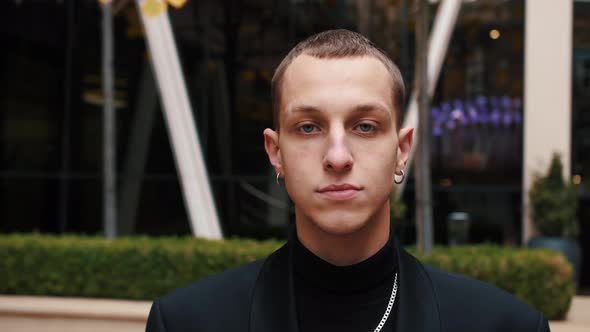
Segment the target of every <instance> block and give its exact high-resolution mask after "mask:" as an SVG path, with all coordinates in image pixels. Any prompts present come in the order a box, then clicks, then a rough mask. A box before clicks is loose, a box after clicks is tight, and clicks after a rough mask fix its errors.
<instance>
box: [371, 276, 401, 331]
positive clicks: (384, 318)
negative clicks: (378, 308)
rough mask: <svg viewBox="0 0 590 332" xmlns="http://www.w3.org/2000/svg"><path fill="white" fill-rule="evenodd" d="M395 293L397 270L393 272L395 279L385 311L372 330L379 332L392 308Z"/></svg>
mask: <svg viewBox="0 0 590 332" xmlns="http://www.w3.org/2000/svg"><path fill="white" fill-rule="evenodd" d="M395 294H397V272H396V273H395V280H394V281H393V290H392V291H391V296H390V297H389V303H388V304H387V309H385V313H384V314H383V318H381V321H380V322H379V325H377V327H376V328H375V330H374V331H373V332H379V331H381V329H382V328H383V325H385V322H387V317H389V313H390V312H391V308H393V303H394V302H395Z"/></svg>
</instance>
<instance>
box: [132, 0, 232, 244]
mask: <svg viewBox="0 0 590 332" xmlns="http://www.w3.org/2000/svg"><path fill="white" fill-rule="evenodd" d="M144 1H145V0H136V3H137V8H138V11H139V15H140V16H141V19H142V22H143V26H144V29H145V34H146V39H147V42H148V45H149V50H150V55H151V59H152V65H153V68H154V72H155V73H156V78H157V82H158V89H159V92H160V97H161V101H162V104H163V106H164V118H165V119H166V123H167V125H168V133H169V135H170V139H171V142H172V148H173V149H172V150H173V152H174V157H175V161H176V168H177V170H178V173H179V178H180V182H181V185H182V190H183V194H184V195H183V196H184V200H185V204H186V208H187V212H188V215H189V219H190V226H191V229H192V232H193V234H194V235H195V236H197V237H204V238H210V239H219V238H221V237H222V234H221V227H220V225H219V218H218V215H217V211H216V209H215V203H214V201H213V195H212V193H211V186H210V184H209V178H208V175H207V169H206V166H205V162H204V160H203V155H202V152H201V146H200V143H199V139H198V135H197V128H196V126H195V123H194V119H193V113H192V109H191V105H190V102H189V98H188V94H187V90H186V84H185V81H184V77H183V75H182V70H181V68H180V62H179V59H178V53H177V50H176V44H175V42H174V36H173V34H172V28H171V26H170V19H169V17H168V13H167V12H166V11H164V12H162V13H161V14H158V15H155V16H147V15H146V13H144V11H143V10H142V9H141V8H142V4H143V3H144ZM152 1H153V0H152ZM157 1H160V2H162V0H157Z"/></svg>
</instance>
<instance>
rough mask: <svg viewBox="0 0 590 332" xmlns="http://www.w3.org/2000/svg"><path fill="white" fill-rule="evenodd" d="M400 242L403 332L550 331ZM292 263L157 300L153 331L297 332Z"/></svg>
mask: <svg viewBox="0 0 590 332" xmlns="http://www.w3.org/2000/svg"><path fill="white" fill-rule="evenodd" d="M394 243H395V244H394V246H395V247H396V252H397V253H398V262H399V272H398V273H399V288H398V292H397V299H396V301H399V302H398V305H399V311H398V317H397V331H398V332H418V331H428V332H443V331H444V332H458V331H470V332H471V331H531V332H532V331H549V325H548V323H547V320H546V319H545V318H544V317H543V314H541V313H540V312H538V311H536V310H534V309H532V308H531V307H529V306H528V305H526V304H525V303H524V302H522V301H520V300H518V299H516V298H515V297H513V296H512V295H510V294H509V293H507V292H505V291H503V290H500V289H498V288H496V287H494V286H491V285H489V284H486V283H483V282H481V281H478V280H475V279H471V278H467V277H464V276H460V275H456V274H452V273H448V272H445V271H442V270H439V269H437V268H435V267H432V266H429V265H426V264H422V263H421V262H419V261H418V260H417V259H416V258H414V257H413V256H411V255H410V254H408V253H407V252H406V251H405V250H403V249H402V248H400V247H398V246H397V241H394ZM290 262H291V259H290V246H289V245H288V244H287V245H285V246H283V247H281V248H280V249H279V250H277V251H275V252H274V253H273V254H271V255H270V256H269V257H267V258H266V259H264V260H260V261H257V262H254V263H250V264H247V265H243V266H240V267H237V268H234V269H231V270H229V271H226V272H223V273H221V274H218V275H215V276H213V277H210V278H207V279H204V280H201V281H197V282H194V283H192V284H190V285H188V286H185V287H182V288H179V289H177V290H175V291H173V292H171V293H169V294H168V295H165V296H164V297H161V298H159V299H157V300H156V301H154V303H153V305H152V308H151V310H150V314H149V317H148V320H147V327H146V331H148V332H156V331H158V332H164V331H167V332H176V331H199V332H206V331H216V332H220V331H223V332H230V331H232V332H233V331H251V332H271V331H272V332H278V331H288V332H297V331H298V329H297V319H296V314H295V302H294V295H293V283H292V279H291V264H290ZM301 332H305V331H301Z"/></svg>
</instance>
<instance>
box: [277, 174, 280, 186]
mask: <svg viewBox="0 0 590 332" xmlns="http://www.w3.org/2000/svg"><path fill="white" fill-rule="evenodd" d="M280 176H281V172H278V173H277V186H279V187H280V186H281V183H280V182H279V177H280Z"/></svg>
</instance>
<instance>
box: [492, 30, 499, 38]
mask: <svg viewBox="0 0 590 332" xmlns="http://www.w3.org/2000/svg"><path fill="white" fill-rule="evenodd" d="M490 38H492V39H498V38H500V31H499V30H498V29H492V30H490Z"/></svg>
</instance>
